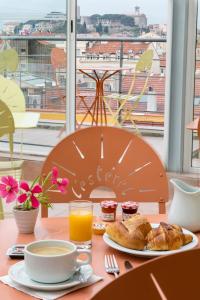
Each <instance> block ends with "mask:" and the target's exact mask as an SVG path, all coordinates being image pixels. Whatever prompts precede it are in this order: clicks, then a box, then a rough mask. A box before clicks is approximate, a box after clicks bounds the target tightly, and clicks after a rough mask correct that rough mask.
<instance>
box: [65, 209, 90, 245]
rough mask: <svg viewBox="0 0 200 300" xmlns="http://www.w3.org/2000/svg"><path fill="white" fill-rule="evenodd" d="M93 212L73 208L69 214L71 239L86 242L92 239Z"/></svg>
mask: <svg viewBox="0 0 200 300" xmlns="http://www.w3.org/2000/svg"><path fill="white" fill-rule="evenodd" d="M92 219H93V217H92V212H91V211H86V210H81V209H80V210H74V211H73V210H72V211H70V215H69V237H70V240H71V241H77V242H85V241H89V240H91V239H92Z"/></svg>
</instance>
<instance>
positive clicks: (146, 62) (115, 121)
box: [104, 49, 153, 132]
mask: <svg viewBox="0 0 200 300" xmlns="http://www.w3.org/2000/svg"><path fill="white" fill-rule="evenodd" d="M152 61H153V50H151V49H150V50H146V51H145V52H144V53H143V54H142V55H141V56H140V58H139V60H138V62H137V63H136V66H135V70H134V73H133V79H132V82H131V85H130V88H129V91H128V94H127V95H116V94H114V95H109V96H107V97H104V102H105V103H106V106H107V109H108V111H109V113H110V115H111V117H112V121H111V124H110V125H111V126H115V125H116V126H118V127H120V126H122V125H123V124H124V122H125V121H130V122H131V123H132V125H133V127H134V128H135V129H136V131H137V132H138V130H137V127H136V125H135V122H134V116H133V112H134V111H135V109H136V108H137V106H138V104H139V101H140V99H141V98H142V96H143V95H144V92H145V90H146V88H147V84H148V80H149V76H150V70H151V67H152ZM141 74H143V75H144V76H145V77H146V78H145V80H144V85H143V87H142V89H141V91H140V93H139V94H135V92H134V89H135V86H136V81H137V78H138V75H141ZM133 98H134V102H133V104H130V102H131V101H129V100H131V99H133ZM113 99H114V100H116V101H117V102H118V108H117V110H116V111H113V109H112V108H111V105H110V101H112V100H113ZM128 101H129V105H127V103H128ZM119 116H120V118H119Z"/></svg>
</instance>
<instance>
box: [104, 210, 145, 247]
mask: <svg viewBox="0 0 200 300" xmlns="http://www.w3.org/2000/svg"><path fill="white" fill-rule="evenodd" d="M150 230H151V224H150V223H149V222H148V220H147V218H145V217H143V216H141V215H134V216H133V217H132V218H130V219H128V220H126V221H123V222H116V223H112V224H109V225H108V226H107V227H106V233H107V234H108V235H109V237H110V238H111V239H112V240H113V241H115V242H117V243H118V244H120V245H122V246H124V247H126V248H130V249H135V250H143V249H144V247H145V244H146V236H147V234H148V232H149V231H150Z"/></svg>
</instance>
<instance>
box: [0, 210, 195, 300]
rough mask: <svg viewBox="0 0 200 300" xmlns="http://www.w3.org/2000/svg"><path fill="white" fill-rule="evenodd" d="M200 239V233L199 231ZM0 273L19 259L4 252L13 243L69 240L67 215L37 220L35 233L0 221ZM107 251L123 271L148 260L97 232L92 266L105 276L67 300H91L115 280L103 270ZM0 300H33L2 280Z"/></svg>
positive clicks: (154, 217) (9, 221) (161, 217)
mask: <svg viewBox="0 0 200 300" xmlns="http://www.w3.org/2000/svg"><path fill="white" fill-rule="evenodd" d="M147 217H148V220H149V221H150V222H152V223H159V222H160V221H165V220H166V216H165V215H152V216H147ZM197 235H198V237H199V239H200V233H199V234H197ZM0 236H1V243H0V276H2V275H6V274H7V273H8V269H9V267H10V266H11V265H13V264H15V263H16V262H18V260H15V259H10V258H8V257H7V256H6V255H5V253H6V251H7V249H8V248H9V247H10V246H12V245H13V244H26V243H29V242H32V241H34V240H40V239H48V238H51V239H64V240H67V239H68V238H69V237H68V218H67V217H66V218H44V219H38V222H37V224H36V228H35V233H34V234H18V232H17V228H16V225H15V221H14V220H13V219H6V220H3V221H0ZM105 254H115V256H116V259H117V261H118V264H119V267H120V274H123V273H125V268H124V261H125V260H127V259H128V260H130V261H131V262H132V263H133V265H134V267H136V266H138V265H140V264H142V263H144V262H145V261H147V260H148V259H147V258H142V257H136V256H133V255H129V254H125V253H122V252H119V251H117V250H114V249H112V248H110V247H109V246H107V245H106V244H105V243H104V241H103V239H102V236H98V235H94V236H93V246H92V266H93V269H94V272H95V274H97V275H100V276H102V277H103V280H102V281H100V282H98V283H96V284H94V285H92V286H90V287H86V288H83V289H80V290H78V291H75V292H73V293H70V294H68V295H66V296H63V297H62V299H68V300H71V299H73V300H78V299H79V300H80V299H81V300H88V299H90V298H91V297H92V296H93V295H94V294H95V293H96V292H97V291H99V290H100V289H102V288H103V287H104V286H105V285H106V284H108V283H109V282H110V281H112V280H114V276H113V275H110V274H107V273H106V272H105V269H104V255H105ZM0 299H2V300H13V299H15V300H18V299H20V300H25V299H27V300H28V299H33V298H32V297H31V296H28V295H26V294H24V293H22V292H20V291H17V290H16V289H14V288H11V287H9V286H7V285H5V284H3V283H0Z"/></svg>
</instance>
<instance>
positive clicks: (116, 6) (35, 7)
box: [0, 0, 168, 24]
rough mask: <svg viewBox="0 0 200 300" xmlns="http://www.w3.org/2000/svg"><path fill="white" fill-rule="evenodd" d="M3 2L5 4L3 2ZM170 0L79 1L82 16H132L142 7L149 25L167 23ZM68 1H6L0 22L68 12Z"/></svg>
mask: <svg viewBox="0 0 200 300" xmlns="http://www.w3.org/2000/svg"><path fill="white" fill-rule="evenodd" d="M1 2H3V1H2V0H1ZM167 2H168V0H77V3H78V5H79V6H80V14H81V15H84V16H87V15H92V14H106V13H116V14H132V13H133V12H134V7H135V6H136V5H137V6H140V10H141V12H142V13H145V14H146V16H147V18H148V23H160V24H162V23H166V22H167ZM65 7H66V0H56V1H55V0H28V1H27V0H5V1H4V3H3V4H0V8H1V9H0V21H3V20H16V21H17V20H18V19H19V20H23V19H30V18H32V19H34V18H40V17H44V16H45V15H46V14H47V13H48V12H50V11H61V12H65V10H66V8H65Z"/></svg>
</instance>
